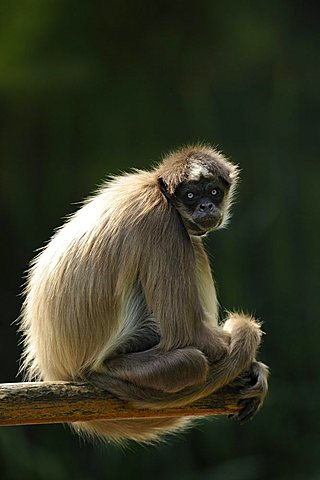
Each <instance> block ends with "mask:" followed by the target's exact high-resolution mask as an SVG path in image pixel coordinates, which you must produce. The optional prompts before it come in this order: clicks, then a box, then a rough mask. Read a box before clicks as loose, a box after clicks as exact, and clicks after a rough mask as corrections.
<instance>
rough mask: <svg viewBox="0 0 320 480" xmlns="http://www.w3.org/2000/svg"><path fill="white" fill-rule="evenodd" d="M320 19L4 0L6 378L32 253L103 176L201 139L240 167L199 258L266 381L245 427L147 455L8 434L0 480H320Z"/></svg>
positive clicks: (250, 7)
mask: <svg viewBox="0 0 320 480" xmlns="http://www.w3.org/2000/svg"><path fill="white" fill-rule="evenodd" d="M319 14H320V7H319V4H318V3H316V2H306V3H302V2H295V1H290V0H283V1H281V2H277V1H275V0H271V1H269V2H263V1H259V0H258V1H257V2H237V1H235V0H226V1H224V2H214V1H210V0H199V1H198V2H193V1H189V0H185V1H184V2H181V1H176V2H169V1H166V0H164V1H159V2H147V1H144V0H136V1H133V0H109V1H108V2H100V1H96V0H92V1H91V2H86V1H83V2H78V1H75V0H64V1H62V0H55V1H50V0H48V1H43V0H42V1H41V0H28V1H19V0H16V1H15V0H13V1H12V0H11V1H9V0H1V2H0V149H1V155H0V162H1V175H0V205H1V210H2V217H1V227H2V228H1V232H2V233H1V236H0V240H1V254H2V262H1V265H2V270H3V271H4V276H3V277H2V280H1V284H0V293H1V303H2V308H3V311H2V315H1V349H0V357H1V358H0V360H1V362H0V372H1V381H2V382H6V381H14V380H15V375H16V371H17V364H18V357H19V353H20V350H19V347H18V346H17V343H18V340H17V337H18V336H17V334H16V331H15V326H12V325H11V323H12V321H14V319H15V318H16V317H17V316H18V314H19V309H20V305H21V298H20V296H19V293H20V291H21V283H22V276H23V272H24V271H25V270H26V268H27V265H28V262H29V260H30V259H31V257H32V256H33V252H34V250H36V249H37V248H38V247H40V246H41V245H43V243H44V242H45V241H46V240H47V239H48V238H49V236H50V234H51V232H52V230H53V229H54V228H55V227H57V226H58V225H59V224H60V223H61V217H63V216H65V215H66V214H68V213H70V212H72V211H73V210H74V209H75V208H76V206H75V205H74V203H75V202H78V201H79V200H80V199H82V198H83V197H85V196H86V195H87V194H88V193H89V192H90V191H92V190H93V189H94V188H95V185H97V184H98V183H99V181H101V179H102V178H104V177H105V176H106V175H107V174H108V173H110V172H113V173H114V172H115V173H116V172H118V171H119V170H125V169H128V168H130V167H147V166H148V165H150V163H152V162H154V161H156V160H157V159H159V158H160V156H161V155H162V154H163V153H164V152H166V151H168V150H169V149H171V148H173V147H176V146H178V145H181V144H184V143H190V142H193V141H197V140H201V141H202V140H203V141H207V142H211V143H214V144H218V145H219V147H221V148H222V149H223V150H224V151H225V152H226V153H227V154H228V155H230V156H231V157H232V158H233V159H234V160H235V161H236V162H239V163H240V165H241V168H242V170H243V172H242V185H241V191H240V194H239V197H238V202H237V204H236V206H235V208H234V210H235V211H234V218H233V220H232V223H231V226H230V227H229V229H228V230H227V231H224V232H218V233H216V234H214V235H213V236H212V237H211V238H210V239H209V241H208V248H209V250H210V254H211V256H212V263H213V267H214V271H215V276H216V279H217V283H218V289H219V297H220V300H221V304H222V305H223V307H225V308H233V307H235V308H243V309H244V310H248V311H251V312H255V313H256V314H257V315H258V316H260V317H261V318H263V320H264V321H265V323H264V329H265V331H266V332H267V335H266V337H265V341H264V345H263V347H262V351H261V358H263V359H264V361H265V362H266V363H268V364H269V365H270V366H271V371H272V377H271V382H270V395H269V397H268V399H267V402H266V404H265V407H264V409H263V410H262V411H261V413H260V414H259V415H258V416H257V417H256V419H255V420H254V421H253V422H252V423H251V424H250V425H248V426H246V427H240V426H239V425H237V423H236V422H233V421H230V420H229V421H228V420H227V419H222V418H221V419H220V418H219V419H216V420H213V421H211V422H208V421H206V422H203V423H202V424H201V426H200V427H199V428H198V429H194V430H192V431H191V432H189V433H188V434H186V435H184V436H182V437H181V438H175V439H173V440H170V441H169V442H168V443H167V444H162V445H160V446H157V447H148V448H145V447H144V448H142V447H137V446H132V448H131V449H129V450H125V451H122V450H119V449H118V448H115V447H112V446H108V447H101V446H97V445H90V444H86V443H83V442H82V441H81V440H79V439H78V438H76V437H75V436H74V435H73V434H72V433H71V432H69V431H68V430H67V429H64V428H63V427H62V426H41V427H19V428H18V427H17V428H16V427H14V428H13V427H12V428H2V429H1V430H0V476H1V478H2V479H4V480H10V479H19V480H20V479H22V480H29V479H30V480H31V479H32V480H38V479H39V480H40V479H47V480H51V479H52V480H55V479H59V480H64V479H69V478H77V479H79V480H89V479H90V480H91V479H95V480H96V479H97V480H100V479H107V478H108V479H109V478H112V479H113V478H114V479H126V478H130V479H135V478H140V477H143V478H148V477H149V476H150V477H151V478H152V479H153V480H157V479H163V478H166V479H167V480H171V479H172V480H173V479H178V478H185V479H186V480H188V479H190V480H191V479H201V480H205V479H209V478H210V480H264V479H271V478H272V479H280V480H287V479H288V480H289V479H290V480H316V479H318V478H320V456H319V453H320V451H319V428H320V414H319V408H318V406H319V399H320V394H319V393H320V392H319V389H320V387H319V385H320V383H319V380H320V374H319V367H318V363H319V354H320V348H319V338H320V326H319V320H318V319H319V297H318V295H319V286H320V285H319V264H320V262H319V247H318V243H319V235H320V226H319V221H318V220H319V198H318V194H319V190H318V188H319V187H318V182H319V173H320V171H319V158H318V155H319V154H318V151H319V100H320V98H319V97H320V89H319V80H320V78H319V74H320V68H319V63H318V57H319Z"/></svg>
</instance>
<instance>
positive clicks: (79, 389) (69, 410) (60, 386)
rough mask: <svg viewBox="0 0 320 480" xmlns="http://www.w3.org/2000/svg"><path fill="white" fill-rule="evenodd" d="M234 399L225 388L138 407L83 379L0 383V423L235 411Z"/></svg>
mask: <svg viewBox="0 0 320 480" xmlns="http://www.w3.org/2000/svg"><path fill="white" fill-rule="evenodd" d="M238 400H239V397H238V395H237V394H235V393H232V391H230V390H229V391H228V390H227V389H225V390H223V391H222V390H221V391H220V392H217V393H215V394H212V395H210V396H208V397H206V398H204V399H201V400H198V401H197V402H195V403H193V404H191V405H188V406H184V407H179V408H167V409H163V410H149V409H141V410H140V409H137V408H133V407H131V406H130V405H129V404H127V403H125V402H123V401H121V400H119V399H117V398H115V397H113V396H112V395H110V394H109V393H108V392H106V391H104V390H100V389H97V388H95V387H93V386H91V385H89V384H87V383H69V382H39V383H37V382H28V383H3V384H0V425H32V424H41V423H64V422H76V421H84V420H96V419H109V420H120V419H129V418H130V419H133V418H156V417H184V416H188V417H189V416H194V417H202V416H207V415H229V414H233V413H235V412H237V411H238V409H239V408H238V406H237V402H238Z"/></svg>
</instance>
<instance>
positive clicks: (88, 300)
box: [20, 145, 268, 442]
mask: <svg viewBox="0 0 320 480" xmlns="http://www.w3.org/2000/svg"><path fill="white" fill-rule="evenodd" d="M238 175H239V169H238V168H237V167H236V166H235V165H233V164H232V163H231V162H230V161H229V160H227V159H226V158H225V157H224V156H223V155H222V154H221V153H220V152H218V151H216V150H215V149H214V148H212V147H210V146H206V145H205V146H204V145H194V146H188V147H184V148H182V149H179V150H177V151H175V152H172V153H171V154H169V155H168V156H166V157H165V158H164V160H163V161H162V162H161V163H160V164H159V165H157V166H156V167H155V168H154V169H153V170H150V171H142V170H138V171H134V172H133V173H129V174H124V175H121V176H117V177H114V178H112V179H111V180H110V181H108V182H105V183H104V184H103V185H102V187H101V188H100V189H99V190H98V192H97V193H96V194H94V195H93V196H91V197H90V198H89V199H88V200H87V201H86V202H85V203H84V205H83V206H82V208H80V209H79V210H78V211H77V212H75V213H74V214H73V215H72V216H71V217H70V218H69V219H68V220H67V221H66V222H65V224H64V225H63V226H62V227H61V228H60V229H58V230H57V231H56V233H55V234H54V235H53V237H52V239H51V240H50V242H49V243H48V244H47V245H46V247H45V248H44V249H43V250H42V251H41V252H40V253H39V255H38V256H37V257H36V258H35V259H34V260H33V261H32V264H31V268H30V270H29V274H28V279H27V283H26V288H25V301H24V305H23V309H22V314H21V323H20V330H21V332H22V334H23V337H24V353H23V359H22V365H21V371H22V372H23V373H24V375H25V377H26V378H28V379H29V380H30V379H31V380H87V381H89V382H92V383H94V384H95V385H97V386H100V387H102V388H105V389H107V390H108V391H110V392H111V393H113V394H115V395H116V396H118V397H120V398H122V399H124V400H126V401H129V402H131V403H133V404H134V405H136V406H137V407H140V408H143V407H146V408H162V407H170V406H177V405H184V404H186V403H190V402H192V401H194V400H195V399H198V398H201V397H203V396H206V395H208V394H209V393H212V392H213V391H215V390H217V389H218V388H220V387H222V386H224V385H226V384H228V383H230V382H233V381H236V380H237V379H241V378H242V376H243V375H244V374H245V375H247V376H248V375H249V376H250V378H251V381H250V382H249V383H245V384H243V382H241V388H242V390H241V392H243V395H244V398H245V399H246V402H245V404H244V407H243V408H242V410H241V412H240V414H239V418H240V419H245V418H251V417H252V416H253V415H254V414H255V413H256V411H257V410H258V409H259V408H260V407H261V405H262V403H263V399H264V397H265V395H266V391H267V376H268V372H267V368H266V367H265V366H264V365H263V364H261V363H260V362H257V361H256V360H255V356H256V351H257V348H258V346H259V344H260V339H261V330H260V326H259V324H258V323H257V322H256V321H255V320H254V319H253V318H251V317H248V316H245V315H243V314H240V313H232V314H229V318H228V319H227V321H226V322H225V323H224V324H223V323H222V324H220V323H219V320H218V303H217V298H216V292H215V287H214V282H213V279H212V274H211V269H210V265H209V261H208V258H207V255H206V253H205V250H204V247H203V242H202V238H201V237H202V236H203V235H206V234H207V233H208V232H209V231H211V230H215V229H218V228H221V227H222V226H224V225H225V223H226V221H227V219H228V217H229V211H230V206H231V203H232V199H233V197H234V193H235V188H236V184H237V180H238ZM190 423H191V419H180V418H162V419H143V420H130V421H127V420H126V421H124V420H119V421H109V420H108V421H92V422H78V423H77V424H74V425H73V428H74V429H75V430H76V431H78V432H80V433H82V434H83V435H87V436H93V437H95V436H97V437H99V438H101V439H106V440H111V441H115V442H121V441H125V440H127V439H131V440H135V441H139V442H150V441H155V440H158V439H160V438H163V436H164V435H165V434H167V433H170V432H177V431H181V430H183V429H185V428H186V427H187V426H188V425H190Z"/></svg>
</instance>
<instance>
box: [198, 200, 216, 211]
mask: <svg viewBox="0 0 320 480" xmlns="http://www.w3.org/2000/svg"><path fill="white" fill-rule="evenodd" d="M212 209H213V203H211V202H210V203H201V205H200V206H199V210H200V212H206V211H209V212H210V211H211V210H212Z"/></svg>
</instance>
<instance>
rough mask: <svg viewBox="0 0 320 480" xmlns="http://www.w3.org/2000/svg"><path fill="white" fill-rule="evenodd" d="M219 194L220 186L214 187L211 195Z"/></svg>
mask: <svg viewBox="0 0 320 480" xmlns="http://www.w3.org/2000/svg"><path fill="white" fill-rule="evenodd" d="M219 194H220V190H219V188H214V189H213V190H212V191H211V195H213V196H214V197H217V196H218V195H219Z"/></svg>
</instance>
